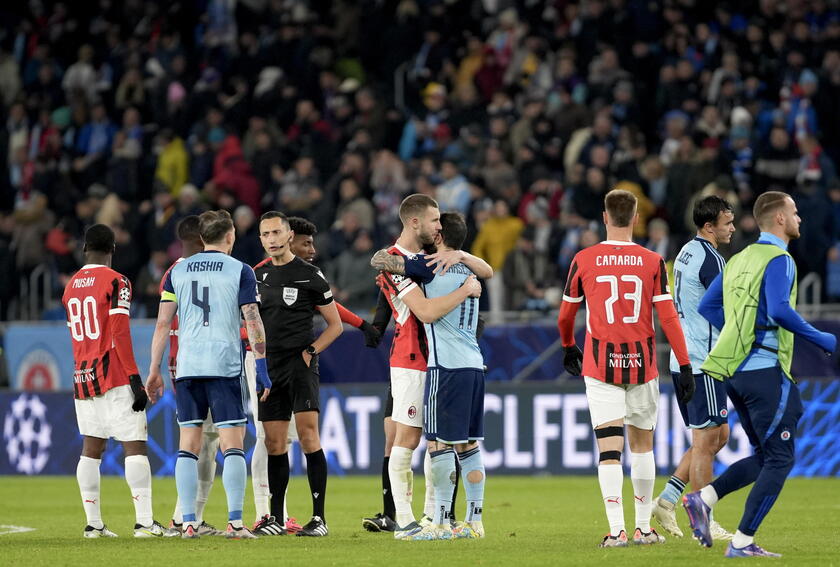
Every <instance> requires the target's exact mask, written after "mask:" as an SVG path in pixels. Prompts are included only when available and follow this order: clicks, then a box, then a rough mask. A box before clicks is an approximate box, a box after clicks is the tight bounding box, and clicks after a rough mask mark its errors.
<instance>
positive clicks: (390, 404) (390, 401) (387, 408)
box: [382, 380, 394, 419]
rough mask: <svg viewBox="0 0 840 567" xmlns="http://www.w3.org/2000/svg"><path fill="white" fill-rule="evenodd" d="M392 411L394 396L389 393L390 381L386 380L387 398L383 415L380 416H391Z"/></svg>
mask: <svg viewBox="0 0 840 567" xmlns="http://www.w3.org/2000/svg"><path fill="white" fill-rule="evenodd" d="M393 413H394V396H393V395H391V381H390V380H388V399H386V400H385V415H384V416H382V418H383V419H384V418H386V417H391V415H392V414H393Z"/></svg>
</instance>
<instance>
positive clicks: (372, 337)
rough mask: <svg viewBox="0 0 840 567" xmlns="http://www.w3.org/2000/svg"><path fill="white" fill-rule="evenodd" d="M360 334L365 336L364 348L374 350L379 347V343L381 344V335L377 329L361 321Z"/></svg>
mask: <svg viewBox="0 0 840 567" xmlns="http://www.w3.org/2000/svg"><path fill="white" fill-rule="evenodd" d="M359 329H361V330H362V332H363V333H364V334H365V346H366V347H370V348H376V347H378V346H379V343H381V342H382V333H380V332H379V329H377V328H376V327H374V326H373V325H371V324H370V323H368V322H367V321H365V320H364V319H363V320H362V325H361V326H360V327H359Z"/></svg>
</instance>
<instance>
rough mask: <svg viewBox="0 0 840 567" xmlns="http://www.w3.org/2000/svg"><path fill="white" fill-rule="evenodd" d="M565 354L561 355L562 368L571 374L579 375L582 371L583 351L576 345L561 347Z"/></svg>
mask: <svg viewBox="0 0 840 567" xmlns="http://www.w3.org/2000/svg"><path fill="white" fill-rule="evenodd" d="M563 351H564V352H565V353H566V355H565V356H564V357H563V368H565V369H566V372H568V373H569V374H571V375H572V376H580V373H581V372H583V353H582V352H581V351H580V349H579V348H578V346H577V345H572V346H567V347H563Z"/></svg>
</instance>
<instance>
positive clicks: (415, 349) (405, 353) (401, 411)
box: [372, 194, 492, 539]
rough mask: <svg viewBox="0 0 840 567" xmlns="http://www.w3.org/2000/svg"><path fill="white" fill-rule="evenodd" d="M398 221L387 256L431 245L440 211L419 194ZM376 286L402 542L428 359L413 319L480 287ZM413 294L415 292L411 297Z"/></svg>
mask: <svg viewBox="0 0 840 567" xmlns="http://www.w3.org/2000/svg"><path fill="white" fill-rule="evenodd" d="M400 219H401V220H402V223H403V231H402V233H401V234H400V237H399V238H398V239H397V242H396V244H394V246H392V247H391V248H390V249H389V250H388V252H389V253H390V254H392V255H402V256H409V257H414V256H416V255H417V254H418V253H420V252H421V251H422V250H423V247H424V246H430V245H433V244H434V243H435V238H436V237H437V235H438V232H439V231H440V228H441V225H440V210H439V209H438V206H437V202H436V201H435V200H434V199H432V198H430V197H428V196H425V195H419V194H415V195H410V196H408V197H406V198H405V199H404V200H403V202H402V204H401V205H400ZM455 256H463V254H460V253H458V252H457V251H454V252H452V253H448V254H447V255H446V256H443V258H442V259H441V264H442V265H443V268H444V269H445V268H446V267H448V266H449V265H452V264H454V263H455V262H454V261H453V260H452V259H453V258H454V257H455ZM381 257H384V255H382V254H379V255H378V258H381ZM384 260H386V261H387V260H388V259H387V258H384ZM468 262H472V263H474V264H476V265H475V266H473V265H469V264H467V265H468V267H469V268H470V269H472V270H473V272H474V273H476V274H478V275H480V276H483V277H490V276H492V269H490V268H489V266H487V264H486V263H485V262H483V261H481V260H480V259H477V258H475V257H470V259H468V260H467V259H465V260H464V263H468ZM372 265H373V266H374V267H378V265H374V264H372ZM385 267H391V266H388V265H386V266H385ZM382 284H383V290H384V291H385V292H386V294H387V297H388V302H389V303H390V304H391V308H392V311H393V314H394V319H395V321H396V324H397V329H396V332H395V336H394V343H393V346H392V349H391V360H390V364H391V392H392V394H393V397H394V410H393V414H392V419H393V420H394V422H396V434H395V439H394V446H393V448H392V450H391V458H390V461H389V476H390V480H391V486H392V488H393V495H394V504H395V509H396V516H397V517H396V523H397V527H396V529H395V531H394V537H395V538H397V539H402V538H403V537H406V536H407V535H411V534H413V533H415V532H416V531H419V530H420V529H422V528H421V526H420V524H418V523H417V522H416V521H415V519H414V514H413V512H412V510H411V495H412V493H413V474H412V471H411V455H412V453H413V452H414V449H416V448H417V446H418V445H419V443H420V437H421V434H422V425H423V421H422V415H421V411H420V409H422V407H423V390H424V385H425V379H426V360H427V355H428V345H427V342H426V336H425V330H424V329H423V326H422V325H421V324H420V322H419V321H424V322H425V321H434V320H437V319H438V318H440V317H441V316H443V315H444V314H446V313H448V312H449V311H451V310H452V309H453V308H455V307H456V306H457V305H459V304H460V303H461V302H462V301H463V300H464V299H466V297H468V296H470V295H474V296H477V295H480V293H481V286H480V284H479V283H478V281H477V280H476V279H475V277H471V278H468V279H467V280H466V281H465V283H464V285H463V286H461V287H460V288H458V289H457V290H455V291H453V292H452V293H449V294H447V295H445V296H443V297H436V298H434V299H428V298H426V297H425V296H424V295H423V293H422V291H420V289H419V287H418V285H417V283H416V282H414V281H413V280H411V279H410V278H407V277H405V276H401V275H395V274H390V273H388V272H383V274H382ZM415 291H416V292H417V293H413V292H415ZM433 506H434V504H432V503H430V502H427V506H426V508H427V509H430V508H432V507H433ZM429 521H431V520H430V519H429Z"/></svg>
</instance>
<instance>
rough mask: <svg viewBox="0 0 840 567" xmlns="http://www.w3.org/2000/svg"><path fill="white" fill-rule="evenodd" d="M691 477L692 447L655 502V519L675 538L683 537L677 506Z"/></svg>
mask: <svg viewBox="0 0 840 567" xmlns="http://www.w3.org/2000/svg"><path fill="white" fill-rule="evenodd" d="M690 475H691V447H689V448H688V450H687V451H686V452H685V453H683V456H682V458H681V459H680V462H679V464H678V465H677V468H676V469H675V470H674V474H672V475H671V478H670V479H668V482H667V483H666V484H665V488H664V490H662V493H661V494H660V495H659V497H658V498H656V500H654V502H653V517H654V518H656V521H657V522H659V525H660V526H662V528H663V529H664V530H665V531H666V532H668V533H669V534H671V535H672V536H674V537H683V532H682V530H681V529H680V526H679V525H678V524H677V514H676V506H677V502H679V500H680V498H681V497H682V493H683V491H684V490H685V486H686V485H687V484H688V480H689V477H690Z"/></svg>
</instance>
